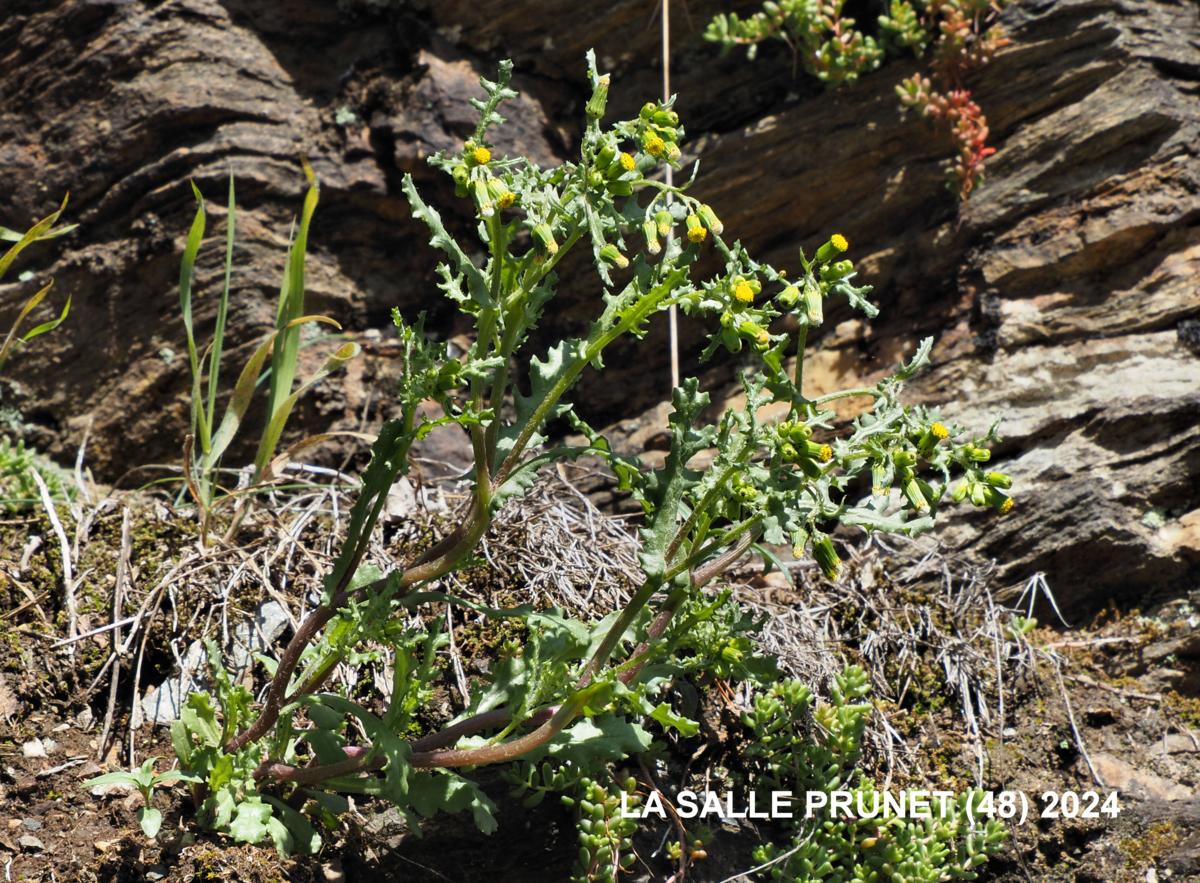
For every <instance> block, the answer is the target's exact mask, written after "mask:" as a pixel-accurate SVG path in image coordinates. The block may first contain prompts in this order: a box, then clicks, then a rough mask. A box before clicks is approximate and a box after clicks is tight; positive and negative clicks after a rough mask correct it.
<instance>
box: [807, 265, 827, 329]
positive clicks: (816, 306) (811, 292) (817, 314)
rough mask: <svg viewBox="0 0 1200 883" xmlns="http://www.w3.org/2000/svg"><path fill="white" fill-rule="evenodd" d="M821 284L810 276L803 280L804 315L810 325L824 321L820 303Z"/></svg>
mask: <svg viewBox="0 0 1200 883" xmlns="http://www.w3.org/2000/svg"><path fill="white" fill-rule="evenodd" d="M822 297H823V295H822V294H821V286H820V285H818V284H817V283H816V280H815V279H813V278H812V277H811V276H810V277H809V278H807V279H805V280H804V315H805V316H806V317H807V318H808V322H809V324H810V325H820V324H821V323H822V322H824V321H825V309H824V305H823V303H822Z"/></svg>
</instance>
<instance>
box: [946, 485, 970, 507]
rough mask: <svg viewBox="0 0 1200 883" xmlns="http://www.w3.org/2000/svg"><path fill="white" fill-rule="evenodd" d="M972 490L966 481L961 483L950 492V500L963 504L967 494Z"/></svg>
mask: <svg viewBox="0 0 1200 883" xmlns="http://www.w3.org/2000/svg"><path fill="white" fill-rule="evenodd" d="M970 490H971V488H970V487H969V486H968V483H967V482H966V481H960V482H959V483H958V484H956V485H955V486H954V489H953V490H951V491H950V499H951V500H953V501H954V502H955V503H961V502H962V501H963V500H965V499H966V498H967V493H968V492H969V491H970Z"/></svg>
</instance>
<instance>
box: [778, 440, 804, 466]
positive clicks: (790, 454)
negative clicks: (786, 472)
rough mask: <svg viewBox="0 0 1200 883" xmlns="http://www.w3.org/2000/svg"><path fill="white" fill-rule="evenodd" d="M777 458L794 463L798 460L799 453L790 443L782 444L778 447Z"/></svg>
mask: <svg viewBox="0 0 1200 883" xmlns="http://www.w3.org/2000/svg"><path fill="white" fill-rule="evenodd" d="M779 456H780V457H782V458H783V459H784V460H785V461H787V462H788V463H795V462H796V461H797V460H799V459H800V452H799V451H798V450H796V446H795V445H793V444H792V443H791V442H784V443H783V444H781V445H780V446H779Z"/></svg>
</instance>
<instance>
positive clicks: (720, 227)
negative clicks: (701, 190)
mask: <svg viewBox="0 0 1200 883" xmlns="http://www.w3.org/2000/svg"><path fill="white" fill-rule="evenodd" d="M696 214H698V215H699V216H700V220H701V221H703V222H704V226H705V227H707V228H708V229H709V230H712V231H713V233H714V234H716V235H717V236H720V235H721V233H722V232H723V231H724V230H725V225H724V224H722V223H721V219H720V218H718V217H717V213H716V212H714V211H713V210H712V207H711V206H707V205H701V206H700V208H698V209H696Z"/></svg>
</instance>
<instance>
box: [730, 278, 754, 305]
mask: <svg viewBox="0 0 1200 883" xmlns="http://www.w3.org/2000/svg"><path fill="white" fill-rule="evenodd" d="M729 281H730V282H731V283H733V298H734V300H736V301H738V302H739V303H743V304H752V303H754V289H753V288H752V287H751V286H750V283H749V282H747V281H746V280H745V279H743V278H742V277H741V276H734V277H733V278H732V279H730V280H729Z"/></svg>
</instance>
